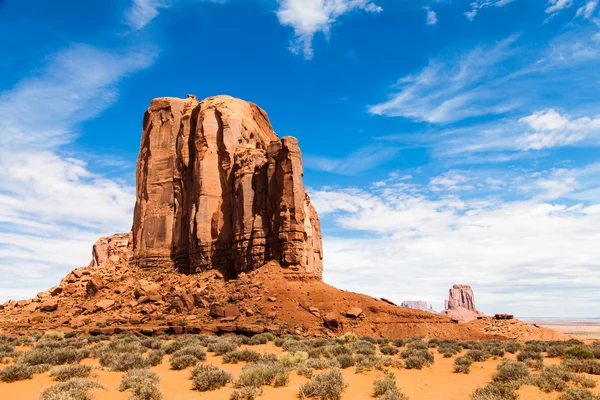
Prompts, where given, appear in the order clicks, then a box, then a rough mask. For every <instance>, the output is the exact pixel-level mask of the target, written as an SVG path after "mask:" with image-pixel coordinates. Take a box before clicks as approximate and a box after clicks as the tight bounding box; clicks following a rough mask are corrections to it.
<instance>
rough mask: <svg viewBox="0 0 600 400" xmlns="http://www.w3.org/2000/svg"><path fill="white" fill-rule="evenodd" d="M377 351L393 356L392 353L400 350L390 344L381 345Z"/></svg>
mask: <svg viewBox="0 0 600 400" xmlns="http://www.w3.org/2000/svg"><path fill="white" fill-rule="evenodd" d="M379 351H380V352H381V354H386V355H388V356H393V355H394V354H398V353H399V352H400V350H398V349H397V348H396V347H392V346H388V345H385V346H381V347H380V348H379Z"/></svg>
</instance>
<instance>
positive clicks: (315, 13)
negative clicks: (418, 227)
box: [277, 0, 383, 59]
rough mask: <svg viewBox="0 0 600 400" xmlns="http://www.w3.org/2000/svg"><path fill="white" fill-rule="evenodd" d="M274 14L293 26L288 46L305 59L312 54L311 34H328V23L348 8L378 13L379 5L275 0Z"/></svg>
mask: <svg viewBox="0 0 600 400" xmlns="http://www.w3.org/2000/svg"><path fill="white" fill-rule="evenodd" d="M278 2H279V8H278V10H277V18H278V19H279V22H280V23H281V24H282V25H285V26H290V27H292V28H293V29H294V35H295V38H294V40H293V41H292V44H291V47H290V49H291V50H292V52H294V53H296V54H302V55H304V57H305V58H306V59H310V58H312V57H313V49H312V43H313V39H314V36H315V35H316V34H317V33H319V32H321V33H323V34H325V35H326V36H328V35H329V31H330V29H331V26H332V25H333V24H334V23H335V22H336V21H337V20H338V18H340V17H341V16H342V15H344V14H348V13H350V12H352V11H365V12H370V13H379V12H381V11H383V9H382V8H381V7H379V6H377V5H376V4H374V3H372V2H371V1H369V0H278Z"/></svg>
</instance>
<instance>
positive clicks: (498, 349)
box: [490, 347, 505, 357]
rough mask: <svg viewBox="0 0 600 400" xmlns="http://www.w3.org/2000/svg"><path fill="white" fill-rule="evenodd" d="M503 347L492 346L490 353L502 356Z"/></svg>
mask: <svg viewBox="0 0 600 400" xmlns="http://www.w3.org/2000/svg"><path fill="white" fill-rule="evenodd" d="M504 353H505V351H504V348H502V347H492V348H491V349H490V354H491V355H492V356H494V357H504Z"/></svg>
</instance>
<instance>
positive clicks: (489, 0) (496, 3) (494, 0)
mask: <svg viewBox="0 0 600 400" xmlns="http://www.w3.org/2000/svg"><path fill="white" fill-rule="evenodd" d="M514 1H516V0H475V1H473V2H472V3H471V10H469V11H467V12H466V13H464V15H465V17H467V19H468V20H470V21H472V20H473V19H475V17H476V16H477V14H478V13H479V11H481V10H482V9H484V8H489V7H504V6H505V5H507V4H510V3H512V2H514Z"/></svg>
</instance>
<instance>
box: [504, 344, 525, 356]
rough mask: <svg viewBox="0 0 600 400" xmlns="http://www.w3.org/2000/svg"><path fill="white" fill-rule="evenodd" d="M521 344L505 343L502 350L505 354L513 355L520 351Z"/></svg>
mask: <svg viewBox="0 0 600 400" xmlns="http://www.w3.org/2000/svg"><path fill="white" fill-rule="evenodd" d="M521 347H522V345H521V343H519V342H507V343H505V344H504V350H506V352H507V353H511V354H515V353H516V352H517V351H519V350H521Z"/></svg>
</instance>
